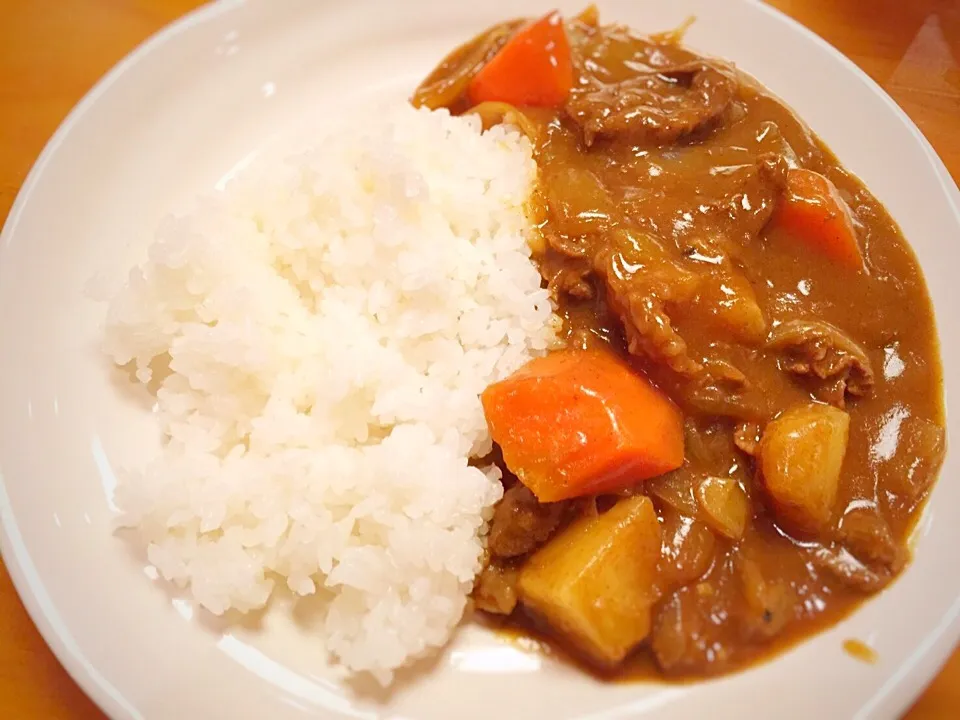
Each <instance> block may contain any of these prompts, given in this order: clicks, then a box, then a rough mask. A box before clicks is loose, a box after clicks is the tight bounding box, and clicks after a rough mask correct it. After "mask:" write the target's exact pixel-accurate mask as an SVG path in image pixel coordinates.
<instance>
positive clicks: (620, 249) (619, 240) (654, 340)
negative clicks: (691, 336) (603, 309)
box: [594, 229, 701, 376]
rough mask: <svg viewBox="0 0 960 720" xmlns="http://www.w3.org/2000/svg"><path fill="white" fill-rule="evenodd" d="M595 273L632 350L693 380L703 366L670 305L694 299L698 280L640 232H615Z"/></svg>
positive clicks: (597, 260)
mask: <svg viewBox="0 0 960 720" xmlns="http://www.w3.org/2000/svg"><path fill="white" fill-rule="evenodd" d="M594 269H595V270H596V272H597V274H598V275H599V276H600V278H601V279H603V281H604V283H605V284H606V288H607V302H608V304H609V306H610V308H611V310H613V311H614V313H616V315H617V316H618V317H619V318H620V320H621V322H622V323H623V329H624V336H625V337H626V340H627V347H628V349H629V350H630V352H631V353H632V354H634V355H639V356H643V357H646V358H648V359H649V360H651V361H653V362H659V363H663V364H664V365H666V366H667V367H669V368H670V369H671V370H673V371H674V372H677V373H679V374H681V375H687V376H692V375H694V374H696V373H697V372H699V370H700V367H701V366H700V363H698V362H697V361H696V360H694V359H693V358H692V357H690V355H689V354H688V352H687V344H686V342H684V340H683V338H682V337H680V334H679V333H677V331H676V330H675V329H674V327H673V325H672V323H671V320H670V315H669V307H670V305H671V304H674V303H683V302H688V301H690V300H691V299H692V298H693V296H694V294H695V292H696V289H697V277H696V275H695V274H694V273H692V272H690V271H689V270H687V269H685V268H683V267H682V266H681V265H680V264H679V263H678V262H677V261H675V260H673V259H672V258H671V257H669V255H668V254H667V253H666V251H665V250H664V249H663V248H662V247H661V246H660V245H659V244H658V243H657V241H656V240H655V239H654V238H653V237H651V236H649V235H647V234H645V233H640V232H633V231H629V230H623V229H621V230H615V231H613V232H611V233H609V235H608V242H607V243H606V244H605V245H604V247H603V248H602V249H601V250H600V251H599V252H598V253H597V255H596V257H595V258H594Z"/></svg>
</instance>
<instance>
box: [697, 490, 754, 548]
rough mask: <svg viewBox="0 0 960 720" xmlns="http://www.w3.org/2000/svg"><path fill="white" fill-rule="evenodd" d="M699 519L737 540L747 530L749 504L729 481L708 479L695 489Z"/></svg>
mask: <svg viewBox="0 0 960 720" xmlns="http://www.w3.org/2000/svg"><path fill="white" fill-rule="evenodd" d="M697 500H699V501H700V510H701V513H700V514H701V516H702V517H703V520H704V522H706V523H707V525H709V526H710V527H711V528H712V529H713V530H715V531H716V532H718V533H720V534H721V535H723V536H724V537H726V538H729V539H730V540H739V539H740V536H741V535H743V530H744V528H745V527H746V526H747V515H748V514H749V513H750V503H749V501H748V500H747V496H746V494H745V493H744V492H743V489H742V488H741V487H740V485H739V484H737V481H736V480H734V479H733V478H732V477H708V478H706V479H704V480H703V481H701V483H700V484H699V485H698V486H697Z"/></svg>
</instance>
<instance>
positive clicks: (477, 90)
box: [467, 11, 573, 107]
mask: <svg viewBox="0 0 960 720" xmlns="http://www.w3.org/2000/svg"><path fill="white" fill-rule="evenodd" d="M571 87H573V63H572V62H571V59H570V43H569V42H568V40H567V34H566V32H565V31H564V29H563V22H562V20H561V18H560V14H559V13H557V12H555V11H554V12H551V13H549V14H547V15H546V16H545V17H543V18H541V19H540V20H538V21H536V22H534V23H532V24H530V25H527V26H526V27H523V28H521V29H520V30H518V31H517V33H516V35H514V36H513V37H512V38H511V39H510V41H509V42H508V43H507V44H506V45H504V46H503V48H501V50H500V52H498V53H497V54H496V55H494V56H493V58H492V59H491V60H490V61H489V62H488V63H487V64H486V65H484V66H483V68H481V70H480V72H478V73H477V74H476V76H475V77H474V78H473V80H472V81H471V82H470V85H469V87H468V88H467V95H468V96H469V98H470V101H471V102H472V103H473V104H474V105H476V104H479V103H482V102H487V101H497V102H505V103H510V104H511V105H517V106H539V107H557V106H560V105H563V103H565V102H566V100H567V95H569V94H570V88H571Z"/></svg>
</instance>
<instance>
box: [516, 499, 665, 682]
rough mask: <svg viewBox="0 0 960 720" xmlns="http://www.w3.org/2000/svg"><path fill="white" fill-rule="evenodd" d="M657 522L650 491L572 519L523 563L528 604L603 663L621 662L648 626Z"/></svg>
mask: <svg viewBox="0 0 960 720" xmlns="http://www.w3.org/2000/svg"><path fill="white" fill-rule="evenodd" d="M659 557H660V525H659V523H658V522H657V515H656V512H655V511H654V509H653V503H651V502H650V499H649V498H647V497H645V496H641V495H638V496H634V497H629V498H625V499H623V500H621V501H620V502H618V503H617V504H616V505H615V506H614V507H613V508H611V509H610V510H608V511H607V512H606V513H604V514H603V515H599V516H597V517H589V518H588V517H584V518H580V519H579V520H577V521H576V522H574V523H573V524H572V525H571V526H570V527H568V528H567V529H566V530H564V531H563V532H562V533H561V534H560V535H558V536H557V537H555V538H554V539H553V540H551V541H550V542H549V543H547V544H546V545H545V546H544V547H542V548H541V549H540V550H539V551H537V552H536V553H535V554H534V555H533V556H532V557H531V558H530V560H529V561H528V562H527V563H526V565H525V566H524V568H523V571H522V572H521V573H520V582H519V593H520V599H521V601H522V602H523V604H524V605H525V606H526V607H528V608H530V609H532V610H533V611H534V612H535V613H537V614H538V615H539V616H540V617H541V618H543V619H544V620H546V622H548V623H549V624H550V626H551V627H552V628H553V629H554V630H555V631H556V632H558V633H559V634H561V635H562V636H563V637H564V638H566V639H567V640H568V641H569V642H570V643H571V644H572V645H573V646H575V647H577V648H579V649H580V650H581V651H582V652H583V653H584V654H585V655H586V656H587V657H588V658H590V659H592V660H593V661H594V662H596V663H597V664H599V665H603V666H608V667H609V666H613V665H616V664H617V663H619V662H621V661H622V660H623V659H624V657H626V655H627V653H629V652H630V650H632V649H633V648H634V647H635V646H636V645H637V644H638V643H639V642H640V641H641V640H643V639H644V638H645V637H646V636H647V634H648V633H649V632H650V625H651V613H650V608H651V606H652V605H653V603H654V602H656V600H657V595H658V591H657V590H656V586H655V580H656V572H657V561H658V559H659Z"/></svg>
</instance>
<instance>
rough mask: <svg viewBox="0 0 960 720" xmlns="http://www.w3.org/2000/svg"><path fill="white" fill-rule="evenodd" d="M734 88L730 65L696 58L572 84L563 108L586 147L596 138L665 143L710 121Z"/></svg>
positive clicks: (718, 114)
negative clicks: (614, 79)
mask: <svg viewBox="0 0 960 720" xmlns="http://www.w3.org/2000/svg"><path fill="white" fill-rule="evenodd" d="M736 89H737V82H736V80H735V79H734V78H733V73H732V71H731V70H730V69H729V68H727V67H723V66H721V65H720V64H719V63H712V62H705V61H695V62H690V63H686V64H684V65H678V66H675V67H672V68H663V69H660V70H653V71H650V72H644V73H641V74H639V75H636V76H635V77H632V78H629V79H627V80H623V81H621V82H617V83H612V84H601V83H599V82H597V83H594V84H593V85H587V86H585V87H582V88H574V89H573V91H572V92H571V93H570V99H569V100H568V101H567V112H568V113H569V114H570V116H571V117H572V118H573V119H574V120H575V121H576V122H577V124H578V125H579V126H580V128H581V129H582V131H583V139H584V142H585V143H586V145H587V146H590V145H592V144H593V143H594V140H595V139H596V138H597V137H604V138H612V137H624V138H627V139H629V140H630V141H631V142H639V143H646V144H653V145H666V144H671V143H675V142H676V141H677V140H679V139H680V138H682V137H684V136H687V135H690V134H692V133H694V132H696V131H698V130H701V129H705V128H709V127H711V126H712V125H713V124H715V123H716V122H717V121H718V120H719V119H720V117H721V116H722V115H723V113H724V111H725V110H726V109H727V107H728V106H729V105H730V103H731V102H732V101H733V98H734V96H735V94H736Z"/></svg>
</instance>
